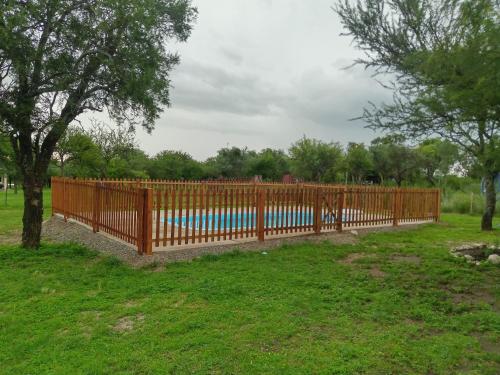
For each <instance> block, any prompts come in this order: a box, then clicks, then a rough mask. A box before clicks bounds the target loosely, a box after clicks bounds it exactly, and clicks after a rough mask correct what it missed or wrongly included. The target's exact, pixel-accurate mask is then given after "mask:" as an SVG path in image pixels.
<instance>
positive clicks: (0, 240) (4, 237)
mask: <svg viewBox="0 0 500 375" xmlns="http://www.w3.org/2000/svg"><path fill="white" fill-rule="evenodd" d="M20 243H21V232H20V231H12V232H7V233H4V234H0V245H19V244H20Z"/></svg>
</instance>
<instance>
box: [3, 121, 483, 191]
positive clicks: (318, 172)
mask: <svg viewBox="0 0 500 375" xmlns="http://www.w3.org/2000/svg"><path fill="white" fill-rule="evenodd" d="M9 155H12V153H11V151H10V150H9V143H8V142H6V141H5V140H4V139H0V168H1V166H2V165H3V166H5V167H4V169H5V171H6V173H8V174H9V175H10V177H11V179H12V180H15V179H16V176H19V173H18V172H17V171H16V167H15V163H13V162H11V161H10V160H11V158H9ZM287 174H291V175H292V176H294V177H296V178H298V179H300V180H304V181H314V182H323V183H347V184H367V183H368V184H383V185H390V186H407V185H419V186H443V184H444V180H445V179H448V180H449V179H450V178H453V176H456V175H457V174H460V175H464V176H469V177H472V178H475V179H478V178H479V173H478V171H477V168H476V164H475V163H474V162H471V161H470V160H468V159H467V158H466V157H465V156H464V155H462V154H461V153H460V152H459V150H458V148H457V147H456V146H455V145H453V144H452V143H450V142H448V141H442V140H440V139H430V140H426V141H424V142H422V143H420V144H417V145H409V144H408V143H407V142H405V139H404V138H402V137H400V136H385V137H380V138H376V139H374V140H373V141H372V142H371V143H370V144H369V145H365V144H363V143H354V142H352V143H349V144H348V145H347V146H346V147H343V146H342V145H341V144H339V143H336V142H323V141H320V140H317V139H311V138H307V137H303V138H301V139H299V140H298V141H296V142H295V143H293V144H292V145H291V146H290V147H289V149H288V150H286V151H284V150H279V149H271V148H266V149H263V150H261V151H254V150H249V149H248V148H239V147H225V148H222V149H220V150H218V151H217V152H216V154H215V155H214V156H212V157H209V158H208V159H206V160H204V161H198V160H195V159H194V158H193V157H192V156H191V155H189V154H188V153H185V152H182V151H173V150H165V151H161V152H159V153H157V154H156V155H153V156H148V155H147V154H146V153H145V152H144V151H143V150H141V149H140V148H139V146H138V144H137V142H136V140H135V138H134V133H133V131H130V130H129V129H127V128H125V127H120V126H118V127H109V126H107V125H105V124H100V123H96V124H93V126H92V127H91V128H90V129H87V130H85V129H83V128H79V127H70V128H69V129H68V131H67V132H66V133H65V135H64V136H63V137H62V138H61V140H60V141H59V142H58V144H57V146H56V148H55V152H54V154H53V157H52V161H51V163H50V165H49V176H67V177H81V178H131V179H135V178H152V179H175V180H202V179H218V178H226V179H227V178H252V177H254V176H261V177H262V179H263V180H264V181H281V180H282V178H283V176H284V175H287Z"/></svg>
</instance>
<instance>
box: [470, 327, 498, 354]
mask: <svg viewBox="0 0 500 375" xmlns="http://www.w3.org/2000/svg"><path fill="white" fill-rule="evenodd" d="M472 336H474V337H475V338H476V339H477V341H478V342H479V346H481V349H482V350H483V351H485V352H488V353H493V354H498V353H500V341H495V340H494V339H492V338H489V337H488V336H486V335H484V334H481V333H478V332H476V333H473V334H472Z"/></svg>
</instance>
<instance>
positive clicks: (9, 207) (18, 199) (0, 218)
mask: <svg viewBox="0 0 500 375" xmlns="http://www.w3.org/2000/svg"><path fill="white" fill-rule="evenodd" d="M23 199H24V198H23V191H22V190H20V189H19V190H18V192H17V194H15V193H14V190H12V189H9V190H8V191H7V200H6V199H5V191H4V190H1V191H0V235H5V234H10V233H12V232H14V231H17V230H20V229H21V223H22V219H23V207H24V204H23ZM50 201H51V195H50V189H44V191H43V202H44V206H45V209H44V213H43V216H44V219H47V218H48V217H49V216H50V213H51V209H50V207H51V205H50Z"/></svg>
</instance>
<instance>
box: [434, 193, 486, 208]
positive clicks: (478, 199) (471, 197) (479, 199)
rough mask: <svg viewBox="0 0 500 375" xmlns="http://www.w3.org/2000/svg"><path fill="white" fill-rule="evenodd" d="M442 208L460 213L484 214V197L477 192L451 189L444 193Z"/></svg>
mask: <svg viewBox="0 0 500 375" xmlns="http://www.w3.org/2000/svg"><path fill="white" fill-rule="evenodd" d="M441 210H442V211H443V212H453V213H460V214H482V213H483V210H484V197H483V196H482V195H481V194H479V193H477V192H476V193H473V192H471V193H469V192H467V193H466V192H463V191H449V192H447V193H445V194H443V199H442V204H441Z"/></svg>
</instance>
